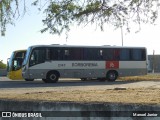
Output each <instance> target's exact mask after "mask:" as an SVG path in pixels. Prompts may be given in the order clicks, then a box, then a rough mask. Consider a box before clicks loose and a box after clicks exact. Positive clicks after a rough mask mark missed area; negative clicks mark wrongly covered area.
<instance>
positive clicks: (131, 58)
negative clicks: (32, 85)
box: [22, 45, 147, 83]
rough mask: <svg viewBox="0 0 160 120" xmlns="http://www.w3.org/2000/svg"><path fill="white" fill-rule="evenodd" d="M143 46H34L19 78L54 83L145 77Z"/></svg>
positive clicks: (144, 52) (145, 58)
mask: <svg viewBox="0 0 160 120" xmlns="http://www.w3.org/2000/svg"><path fill="white" fill-rule="evenodd" d="M146 53H147V51H146V48H145V47H117V46H71V45H35V46H30V47H29V48H28V50H27V53H26V57H25V59H24V61H23V70H22V76H23V78H24V79H25V80H29V81H31V80H33V79H42V80H43V81H44V82H46V83H55V82H57V81H58V79H59V78H60V77H61V78H81V79H82V80H84V79H88V78H97V79H99V80H100V81H105V80H108V81H115V80H116V79H117V77H118V76H137V75H145V74H147V54H146Z"/></svg>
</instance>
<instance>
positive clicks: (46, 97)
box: [0, 87, 160, 104]
mask: <svg viewBox="0 0 160 120" xmlns="http://www.w3.org/2000/svg"><path fill="white" fill-rule="evenodd" d="M87 89H88V90H86V89H84V90H83V89H81V90H74V89H73V90H72V89H69V90H58V89H57V90H53V91H43V92H41V91H40V92H39V91H38V90H34V91H32V90H27V92H26V91H25V90H21V92H14V91H12V92H7V91H5V92H3V93H2V92H1V93H0V99H14V100H29V101H37V100H40V101H56V102H57V101H63V102H64V101H65V102H66V101H68V102H84V103H86V102H87V103H88V102H98V103H107V102H115V103H138V104H160V89H158V88H151V89H149V88H148V89H144V88H139V89H137V88H136V89H126V88H114V89H104V90H94V89H90V88H89V87H88V88H87Z"/></svg>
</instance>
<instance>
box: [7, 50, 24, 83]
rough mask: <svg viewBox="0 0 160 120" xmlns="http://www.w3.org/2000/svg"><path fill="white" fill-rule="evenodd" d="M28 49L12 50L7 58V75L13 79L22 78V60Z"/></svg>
mask: <svg viewBox="0 0 160 120" xmlns="http://www.w3.org/2000/svg"><path fill="white" fill-rule="evenodd" d="M25 54H26V50H16V51H13V52H12V55H11V57H10V58H8V59H7V77H8V78H9V79H12V80H21V79H23V77H22V62H23V59H24V57H25Z"/></svg>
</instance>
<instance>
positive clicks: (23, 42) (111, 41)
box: [0, 7, 160, 63]
mask: <svg viewBox="0 0 160 120" xmlns="http://www.w3.org/2000/svg"><path fill="white" fill-rule="evenodd" d="M43 18H44V15H43V14H42V12H39V11H38V10H37V8H36V7H29V8H28V9H27V13H26V14H25V16H23V17H20V18H18V19H17V20H16V21H15V26H13V25H8V26H7V30H6V34H5V36H4V37H2V36H0V60H3V62H4V63H7V58H9V57H10V56H11V53H12V52H13V51H15V50H20V49H27V48H28V47H29V46H31V45H43V44H46V45H49V44H61V45H63V44H67V45H111V46H114V45H116V46H122V39H121V29H120V28H119V29H116V30H115V29H114V27H113V26H111V25H105V27H104V31H101V30H100V29H95V26H94V25H88V26H86V27H84V26H72V27H71V30H70V32H69V34H68V39H67V40H66V35H65V34H64V33H63V34H62V35H61V36H58V35H53V34H49V32H46V33H43V34H42V33H41V32H40V30H41V29H42V28H43V27H44V26H43V23H42V19H43ZM157 21H159V23H158V22H157V25H155V26H154V25H149V24H142V25H141V31H140V32H138V33H135V32H136V31H137V30H138V25H137V26H136V27H135V25H134V24H133V25H132V28H133V29H132V30H131V32H130V33H127V32H126V31H125V30H124V29H123V45H124V46H133V47H136V46H140V47H146V48H147V51H148V54H153V50H154V51H155V54H160V47H159V46H160V45H159V42H158V41H159V40H160V20H157Z"/></svg>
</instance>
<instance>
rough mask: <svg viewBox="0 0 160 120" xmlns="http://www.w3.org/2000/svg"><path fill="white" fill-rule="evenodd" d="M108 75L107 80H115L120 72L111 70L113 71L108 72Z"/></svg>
mask: <svg viewBox="0 0 160 120" xmlns="http://www.w3.org/2000/svg"><path fill="white" fill-rule="evenodd" d="M106 76H107V80H108V81H109V82H114V81H115V80H116V79H117V77H118V72H117V71H115V70H111V71H108V72H107V75H106Z"/></svg>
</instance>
